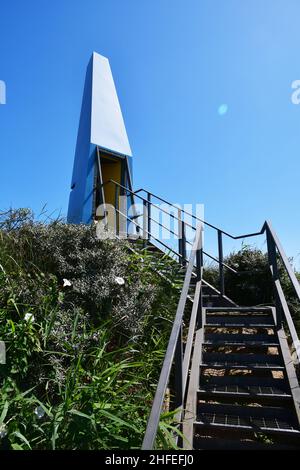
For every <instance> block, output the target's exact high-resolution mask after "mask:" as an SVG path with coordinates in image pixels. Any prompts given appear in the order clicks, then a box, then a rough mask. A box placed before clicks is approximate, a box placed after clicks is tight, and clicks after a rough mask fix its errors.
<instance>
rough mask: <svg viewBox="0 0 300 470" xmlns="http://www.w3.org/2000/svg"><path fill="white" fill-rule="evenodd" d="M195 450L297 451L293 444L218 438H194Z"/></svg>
mask: <svg viewBox="0 0 300 470" xmlns="http://www.w3.org/2000/svg"><path fill="white" fill-rule="evenodd" d="M194 449H195V450H228V449H230V450H296V449H298V450H299V447H298V446H297V445H296V444H295V445H294V446H293V445H289V444H277V443H274V444H273V443H264V442H259V441H255V440H238V439H224V438H220V437H202V436H199V437H195V438H194Z"/></svg>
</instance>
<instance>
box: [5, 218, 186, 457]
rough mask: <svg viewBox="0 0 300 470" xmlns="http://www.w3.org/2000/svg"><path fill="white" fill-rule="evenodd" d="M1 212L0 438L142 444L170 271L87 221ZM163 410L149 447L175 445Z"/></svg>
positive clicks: (166, 314)
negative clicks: (104, 236)
mask: <svg viewBox="0 0 300 470" xmlns="http://www.w3.org/2000/svg"><path fill="white" fill-rule="evenodd" d="M1 223H2V225H1V231H0V340H2V341H5V343H6V349H7V362H6V364H5V365H0V380H1V383H0V387H1V389H0V449H1V448H2V449H5V448H8V449H114V448H115V449H132V448H139V447H140V446H141V443H142V438H143V435H144V431H145V427H146V422H147V418H148V415H149V412H150V408H151V404H152V399H153V396H154V392H155V389H156V385H157V381H158V377H159V373H160V368H161V364H162V361H163V357H164V353H165V349H166V345H167V341H168V336H169V333H170V327H171V322H170V320H171V319H172V318H173V316H174V313H175V311H176V303H177V300H178V289H177V288H176V287H175V286H176V279H175V278H174V279H173V281H174V282H172V283H171V284H170V283H168V282H166V281H165V280H164V279H162V278H160V277H159V276H157V275H156V274H155V273H154V272H153V270H151V269H150V264H151V263H152V262H153V260H150V259H148V258H147V254H146V253H143V255H139V254H134V253H131V252H130V251H129V250H128V246H127V245H126V242H118V241H110V240H107V241H101V242H100V241H99V240H97V239H96V238H95V234H94V231H93V228H90V227H85V226H70V225H67V224H64V223H63V222H61V221H55V222H53V223H50V224H45V223H35V222H34V220H33V217H32V214H31V213H30V212H28V211H27V212H26V211H25V212H24V211H19V212H18V211H11V212H10V213H9V214H6V215H5V216H4V217H2V221H1ZM166 266H167V260H166ZM172 275H173V273H172V270H171V269H170V276H171V280H172ZM117 277H121V278H122V279H123V280H124V285H119V284H118V283H116V278H117ZM66 279H67V281H68V282H67V283H66ZM171 418H172V416H171V414H170V413H166V415H165V419H163V420H162V423H161V428H160V432H159V436H160V437H159V439H158V446H162V447H164V446H171V445H172V444H171V432H170V429H171V428H170V425H169V421H170V420H171Z"/></svg>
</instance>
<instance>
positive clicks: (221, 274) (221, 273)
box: [218, 230, 225, 296]
mask: <svg viewBox="0 0 300 470" xmlns="http://www.w3.org/2000/svg"><path fill="white" fill-rule="evenodd" d="M222 235H223V234H222V230H218V250H219V256H218V258H219V286H220V293H221V295H222V296H223V295H224V294H225V283H224V266H223V262H224V256H223V239H222Z"/></svg>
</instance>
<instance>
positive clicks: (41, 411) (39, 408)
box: [34, 406, 45, 419]
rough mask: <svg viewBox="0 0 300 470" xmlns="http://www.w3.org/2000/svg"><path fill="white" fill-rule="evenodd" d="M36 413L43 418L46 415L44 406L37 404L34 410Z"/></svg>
mask: <svg viewBox="0 0 300 470" xmlns="http://www.w3.org/2000/svg"><path fill="white" fill-rule="evenodd" d="M34 414H36V415H37V417H38V418H39V419H41V418H42V417H43V416H44V415H45V410H44V408H43V407H42V406H37V407H36V409H35V410H34Z"/></svg>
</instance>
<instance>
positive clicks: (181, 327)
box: [104, 180, 300, 449]
mask: <svg viewBox="0 0 300 470" xmlns="http://www.w3.org/2000/svg"><path fill="white" fill-rule="evenodd" d="M104 184H112V185H114V187H115V193H116V198H115V207H116V233H117V236H119V230H118V229H119V226H120V218H123V220H126V231H127V235H128V232H129V231H131V232H132V233H133V235H134V236H133V237H132V239H133V242H132V243H131V247H132V249H133V250H147V252H148V253H152V256H153V263H152V265H153V269H154V270H156V271H157V272H158V274H160V275H163V276H164V277H166V278H168V270H164V271H163V270H162V269H160V263H159V258H160V257H162V256H163V257H164V256H168V257H170V258H172V260H173V263H174V264H171V265H170V269H173V268H174V269H177V270H178V276H179V277H178V279H180V280H181V285H180V289H181V292H180V299H179V303H178V307H177V311H176V314H175V317H174V322H173V327H172V331H171V335H170V339H169V344H168V347H167V351H166V355H165V359H164V363H163V366H162V369H161V374H160V379H159V382H158V386H157V390H156V394H155V397H154V401H153V406H152V410H151V414H150V417H149V420H148V425H147V429H146V433H145V437H144V442H143V446H142V448H143V449H152V448H153V447H154V446H155V438H156V434H157V430H158V427H159V422H160V416H161V413H162V409H163V405H164V401H165V394H166V390H167V388H170V389H171V390H172V391H173V399H172V406H173V409H176V410H177V414H176V422H177V423H178V429H179V430H180V431H181V432H180V433H179V437H178V436H177V437H176V436H174V439H175V440H176V442H177V445H178V447H180V448H184V449H260V448H263V449H277V448H278V449H281V448H288V449H290V448H298V449H300V387H299V380H298V376H297V372H298V370H297V369H298V365H299V359H300V343H299V339H298V335H297V331H296V328H295V326H294V322H293V319H292V315H291V313H290V309H289V305H288V302H287V300H286V298H285V295H284V291H283V288H282V285H281V281H280V279H281V277H280V270H281V271H284V273H285V275H286V276H287V277H288V279H289V282H290V288H291V289H293V291H294V294H295V299H296V300H297V301H298V302H300V285H299V282H298V280H297V278H296V276H295V274H294V272H293V269H292V267H291V265H290V263H289V261H288V259H287V257H286V255H285V253H284V251H283V248H282V246H281V244H280V242H279V240H278V238H277V236H276V234H275V232H274V230H273V228H272V226H271V224H270V223H269V222H265V223H264V225H263V227H262V229H261V230H260V231H259V232H256V233H251V234H245V235H241V236H237V237H235V236H232V235H231V234H229V233H227V232H225V231H223V230H221V229H219V228H218V227H215V226H214V225H212V224H209V223H208V222H206V221H204V220H201V219H199V218H198V217H196V216H195V215H193V214H186V213H185V211H182V210H181V209H180V208H178V207H176V206H174V205H172V204H170V203H169V202H167V201H166V200H164V199H162V198H160V197H158V196H155V195H154V194H153V193H150V192H148V191H145V190H143V189H141V190H139V191H136V192H133V191H131V190H128V189H127V188H125V187H123V186H122V185H119V184H118V183H116V182H114V181H112V180H110V181H108V182H106V183H104ZM143 193H144V196H145V197H144V196H142V195H141V194H143ZM122 194H123V195H124V194H125V195H126V197H129V198H130V199H131V200H136V199H139V200H140V201H141V205H142V208H143V210H142V213H141V214H138V213H134V214H133V215H129V213H128V212H127V211H126V209H124V207H123V208H121V210H120V207H119V197H120V196H121V195H122ZM158 201H159V202H162V203H164V204H165V206H164V207H163V208H162V207H161V206H159V204H158ZM168 209H169V210H168ZM154 211H156V212H157V214H162V213H163V215H164V217H165V218H166V216H167V217H168V218H169V219H168V220H169V222H172V223H170V224H169V225H166V223H165V221H164V223H162V222H161V218H159V216H156V217H155V216H154V215H153V214H154ZM174 211H175V212H174ZM185 215H188V216H189V217H190V219H191V220H192V223H191V222H187V221H186V220H185V218H184V216H185ZM140 219H142V222H140ZM174 224H175V226H177V230H176V229H175V228H174ZM154 225H156V226H158V227H160V228H162V229H164V230H169V233H170V234H172V235H174V236H175V238H176V237H177V239H176V240H175V241H174V237H173V239H172V241H171V243H170V242H166V240H165V239H162V238H161V237H159V236H158V235H157V232H156V231H155V230H154V229H153V227H154ZM170 227H171V228H170ZM204 227H206V228H207V229H210V230H213V231H215V232H216V235H217V256H212V255H210V254H209V253H207V252H206V251H205V250H204V247H203V230H204ZM188 230H190V231H191V230H192V231H193V234H194V238H193V240H192V241H191V240H188V239H187V237H186V233H187V231H188ZM258 236H263V237H265V240H266V242H267V253H268V262H269V268H270V276H271V277H272V281H273V287H274V304H273V305H267V306H247V307H242V306H239V305H237V304H236V303H235V302H234V299H230V298H228V297H227V296H226V293H225V271H226V270H230V271H231V272H233V273H234V274H237V271H235V269H233V268H232V267H231V266H228V265H227V264H226V263H225V262H224V256H223V239H224V237H229V238H230V239H232V240H244V239H246V238H250V237H258ZM176 243H177V245H176ZM205 257H206V258H208V259H210V260H213V261H214V262H215V263H217V265H218V269H219V282H218V286H212V285H211V284H210V283H208V282H207V281H206V280H205V274H206V273H205V264H204V258H205ZM279 267H280V270H279ZM188 305H189V308H187V306H188ZM190 306H192V308H190ZM181 436H184V437H183V438H182V437H181Z"/></svg>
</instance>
